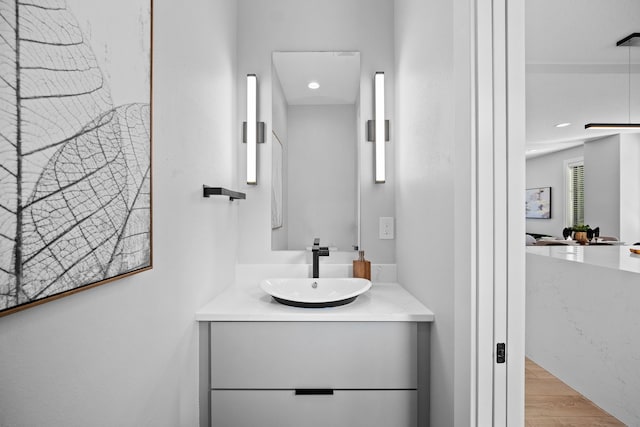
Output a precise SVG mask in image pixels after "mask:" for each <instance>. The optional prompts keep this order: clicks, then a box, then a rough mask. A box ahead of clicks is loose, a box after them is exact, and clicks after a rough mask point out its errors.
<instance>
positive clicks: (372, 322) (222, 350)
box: [196, 283, 434, 427]
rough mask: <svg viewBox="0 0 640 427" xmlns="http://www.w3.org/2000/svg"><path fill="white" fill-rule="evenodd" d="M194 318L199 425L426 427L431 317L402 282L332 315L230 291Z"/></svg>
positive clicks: (248, 291)
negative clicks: (197, 328)
mask: <svg viewBox="0 0 640 427" xmlns="http://www.w3.org/2000/svg"><path fill="white" fill-rule="evenodd" d="M196 320H197V321H198V322H199V325H200V326H199V369H200V390H199V395H200V427H298V426H300V427H302V426H304V427H316V426H318V427H320V426H323V427H324V426H331V427H378V426H380V427H418V426H420V427H424V426H428V425H429V339H430V322H432V321H433V320H434V315H433V313H432V312H431V311H430V310H429V309H427V308H426V307H425V306H424V305H422V304H421V303H420V302H419V301H417V300H416V299H415V298H414V297H413V296H412V295H410V294H409V293H408V292H407V291H406V290H404V289H403V288H402V287H401V286H399V285H398V284H396V283H376V284H375V285H374V286H373V287H372V289H371V290H370V291H368V292H367V294H364V295H361V296H359V297H358V299H357V300H356V301H354V302H352V303H350V304H348V305H345V306H342V307H335V308H328V309H304V308H302V309H301V308H296V307H289V306H284V305H281V304H278V303H277V302H275V301H273V300H272V299H271V298H270V297H269V296H268V295H266V294H265V293H264V292H262V291H261V290H260V289H258V288H257V287H255V286H252V287H232V288H229V289H228V290H226V291H225V292H223V293H222V294H221V295H219V296H218V297H216V298H215V299H214V300H212V301H211V302H209V303H208V304H207V305H206V306H204V307H202V308H201V309H200V310H199V311H198V312H197V313H196Z"/></svg>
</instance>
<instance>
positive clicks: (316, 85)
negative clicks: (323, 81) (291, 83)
mask: <svg viewBox="0 0 640 427" xmlns="http://www.w3.org/2000/svg"><path fill="white" fill-rule="evenodd" d="M307 87H308V88H309V89H318V88H319V87H320V83H318V82H309V84H308V85H307Z"/></svg>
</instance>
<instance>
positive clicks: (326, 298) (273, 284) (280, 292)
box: [260, 278, 371, 308]
mask: <svg viewBox="0 0 640 427" xmlns="http://www.w3.org/2000/svg"><path fill="white" fill-rule="evenodd" d="M260 287H261V288H262V290H264V291H265V292H266V293H268V294H269V295H271V296H272V297H273V299H275V300H276V301H278V302H279V303H281V304H286V305H292V306H294V307H305V308H321V307H336V306H339V305H344V304H348V303H350V302H352V301H353V300H355V299H356V298H357V297H358V295H360V294H363V293H365V292H366V291H368V290H369V288H371V282H370V281H369V280H367V279H355V278H320V279H310V278H295V279H265V280H262V281H261V282H260Z"/></svg>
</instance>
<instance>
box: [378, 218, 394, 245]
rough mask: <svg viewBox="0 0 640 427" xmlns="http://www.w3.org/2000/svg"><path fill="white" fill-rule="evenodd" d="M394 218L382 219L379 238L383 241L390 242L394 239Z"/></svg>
mask: <svg viewBox="0 0 640 427" xmlns="http://www.w3.org/2000/svg"><path fill="white" fill-rule="evenodd" d="M393 228H394V227H393V217H392V216H381V217H380V227H379V237H380V239H382V240H390V239H393V238H394V237H393V236H394V229H393Z"/></svg>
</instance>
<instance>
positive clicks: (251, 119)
mask: <svg viewBox="0 0 640 427" xmlns="http://www.w3.org/2000/svg"><path fill="white" fill-rule="evenodd" d="M242 142H243V143H246V144H247V184H254V185H255V184H257V183H258V167H257V161H258V147H257V144H261V143H263V142H264V122H258V77H256V75H255V74H247V121H246V122H243V124H242Z"/></svg>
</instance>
